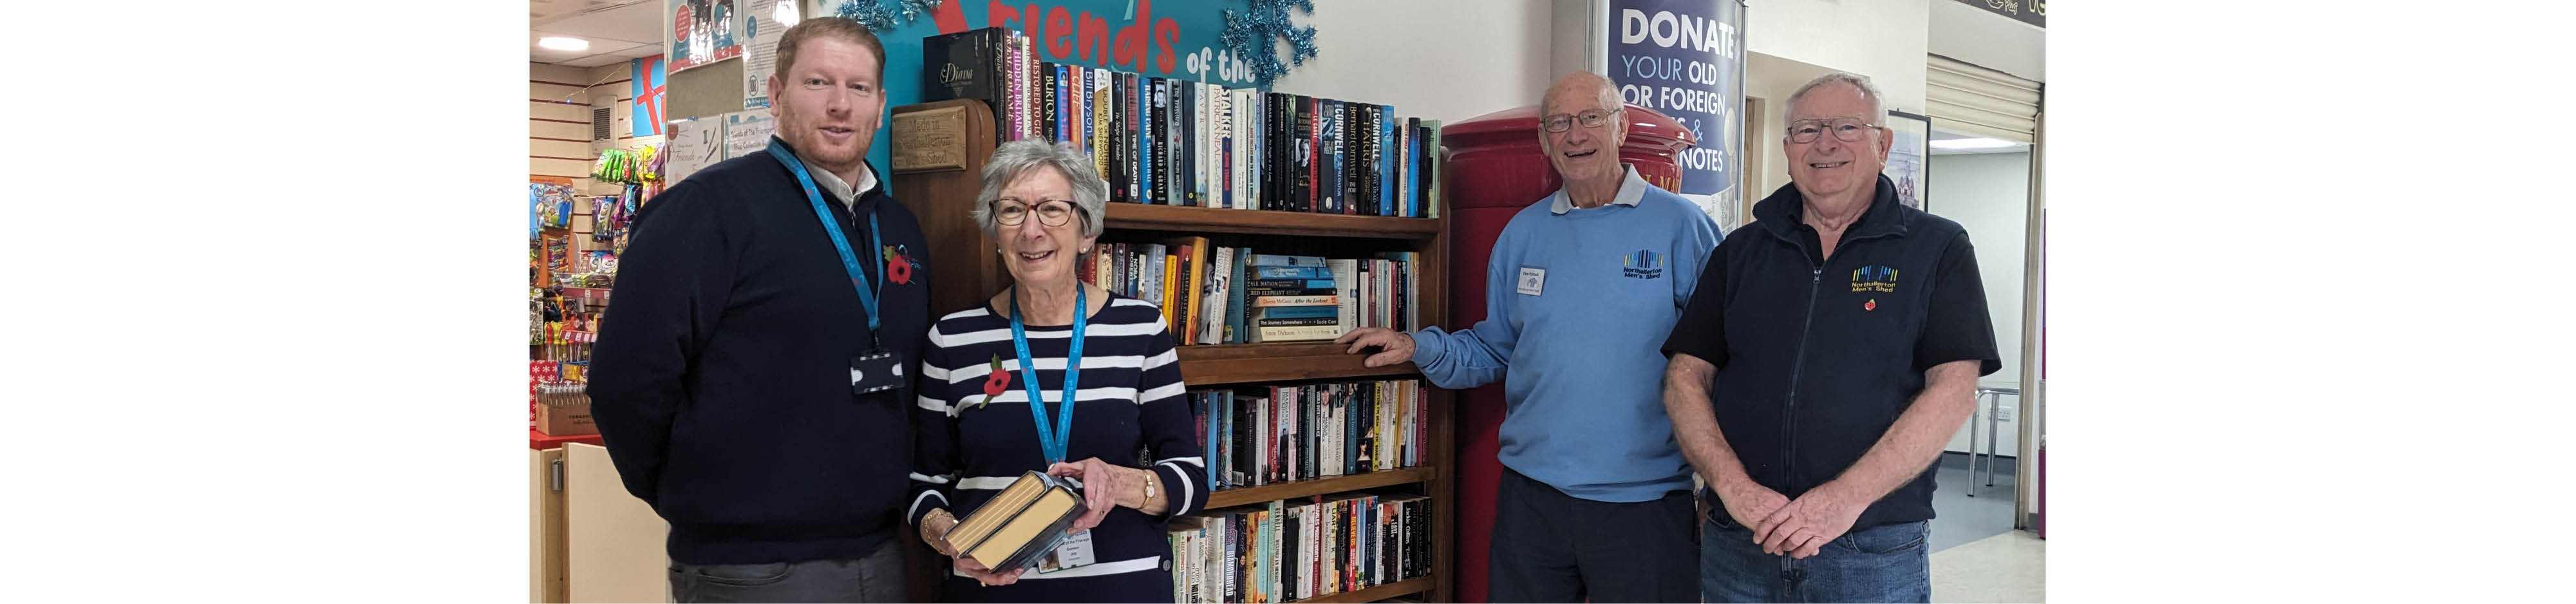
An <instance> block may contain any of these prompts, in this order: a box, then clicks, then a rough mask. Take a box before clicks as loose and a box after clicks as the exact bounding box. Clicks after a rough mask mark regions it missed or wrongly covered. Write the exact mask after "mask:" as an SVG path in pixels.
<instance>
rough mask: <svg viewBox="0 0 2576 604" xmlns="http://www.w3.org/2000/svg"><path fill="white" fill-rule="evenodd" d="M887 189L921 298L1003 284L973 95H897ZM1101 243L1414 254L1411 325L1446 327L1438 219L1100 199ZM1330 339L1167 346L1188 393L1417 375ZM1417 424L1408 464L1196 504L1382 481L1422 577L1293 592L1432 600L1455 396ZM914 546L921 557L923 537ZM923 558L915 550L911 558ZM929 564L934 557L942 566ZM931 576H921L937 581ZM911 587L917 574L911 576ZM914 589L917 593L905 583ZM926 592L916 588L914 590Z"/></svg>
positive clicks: (1437, 586) (1446, 514)
mask: <svg viewBox="0 0 2576 604" xmlns="http://www.w3.org/2000/svg"><path fill="white" fill-rule="evenodd" d="M893 114H894V118H893V124H892V128H891V130H892V136H891V138H892V140H890V141H888V144H889V145H891V150H892V152H893V156H894V158H895V160H894V162H893V163H894V165H893V166H892V172H893V173H894V184H893V187H894V195H895V198H896V199H897V200H900V201H901V202H902V203H903V204H904V206H905V207H907V208H910V209H911V210H912V212H913V214H914V215H915V216H917V217H918V218H919V219H920V221H921V225H922V229H923V231H924V233H925V234H926V235H927V236H928V239H929V241H930V250H929V251H930V253H929V259H928V263H929V264H930V267H931V271H930V274H931V297H930V303H931V308H932V312H933V315H934V316H936V315H944V314H946V313H949V312H953V311H956V310H961V309H965V308H968V307H972V306H974V305H976V304H979V303H981V302H982V301H983V300H985V299H987V298H989V297H990V296H992V295H993V293H994V292H998V291H1001V288H1003V287H1005V286H1008V285H1009V284H1010V276H1009V275H1008V274H1007V273H1006V271H1005V270H1004V269H1003V268H1002V266H1001V264H1000V259H999V257H998V256H997V254H995V253H994V252H993V249H994V243H993V242H992V241H990V240H988V239H987V238H986V237H985V236H984V233H983V230H982V229H981V228H979V227H977V226H976V225H975V220H974V218H973V217H972V216H971V215H970V214H969V212H970V211H972V209H973V207H974V206H973V204H974V203H975V196H976V193H978V192H979V189H980V188H981V187H980V185H981V182H980V181H979V179H980V178H981V174H982V170H983V167H984V161H985V160H986V159H988V158H990V157H991V156H992V152H993V148H994V147H995V146H996V145H997V144H998V142H999V136H998V134H997V132H998V131H997V129H996V128H995V127H994V122H993V113H992V111H991V110H989V109H988V108H986V106H985V104H984V103H983V102H982V101H978V100H972V99H955V100H947V101H939V102H934V103H924V104H919V105H906V106H901V107H896V108H894V110H893ZM1108 208H1109V210H1108V216H1107V217H1106V222H1107V228H1106V229H1105V230H1104V231H1103V232H1102V234H1101V237H1100V240H1101V241H1104V242H1116V241H1151V240H1155V239H1157V238H1163V237H1170V236H1203V237H1207V238H1208V239H1209V241H1210V242H1211V243H1214V244H1217V245H1227V246H1242V245H1250V246H1253V247H1254V248H1255V251H1258V252H1263V253H1295V254H1323V255H1338V256H1340V257H1353V254H1358V253H1367V252H1385V251H1410V252H1415V253H1417V254H1419V256H1418V258H1419V264H1420V266H1419V267H1417V272H1416V278H1417V279H1418V280H1419V287H1417V288H1416V291H1417V295H1418V296H1419V297H1420V298H1419V299H1417V300H1414V301H1413V303H1414V304H1415V305H1416V306H1417V307H1418V312H1419V314H1420V318H1421V322H1422V324H1423V325H1447V324H1448V323H1449V321H1448V308H1449V292H1448V291H1447V284H1448V283H1449V271H1450V267H1449V223H1448V220H1447V219H1446V218H1389V217H1379V216H1347V215H1330V214H1310V213H1302V212H1273V211H1261V210H1231V209H1215V208H1203V207H1179V206H1163V205H1142V204H1134V203H1111V204H1109V206H1108ZM1344 350H1345V347H1344V346H1336V345H1334V344H1333V343H1332V342H1329V341H1320V342H1287V343H1271V344H1240V345H1188V346H1182V347H1180V349H1179V355H1180V358H1181V378H1182V380H1183V381H1185V382H1186V383H1187V384H1188V385H1189V387H1190V388H1191V389H1193V390H1197V389H1205V388H1210V387H1225V386H1235V387H1257V386H1261V385H1266V384H1271V383H1277V382H1301V381H1309V380H1363V379H1403V378H1407V377H1414V378H1419V377H1420V374H1419V370H1418V369H1417V368H1415V367H1414V366H1413V365H1412V364H1411V363H1406V364H1402V365H1395V366H1389V367H1376V368H1371V367H1365V366H1363V365H1362V363H1361V360H1362V359H1363V358H1364V355H1354V354H1346V353H1344V352H1343V351H1344ZM1425 392H1427V393H1428V395H1427V396H1428V400H1427V401H1425V402H1426V404H1425V405H1424V408H1425V410H1426V412H1427V413H1426V417H1424V418H1423V429H1424V430H1427V431H1428V434H1426V435H1425V436H1426V437H1427V438H1426V440H1427V443H1428V444H1427V446H1428V450H1427V451H1426V452H1425V454H1424V457H1423V463H1422V465H1420V466H1417V467H1411V468H1402V469H1396V470H1386V471H1378V472H1369V473H1365V474H1357V475H1350V476H1335V477H1331V478H1325V479H1319V480H1307V481H1299V482H1292V483H1284V484H1272V485H1263V486H1258V487H1242V488H1235V489H1228V490H1222V491H1217V492H1215V493H1214V494H1212V495H1210V496H1209V501H1208V505H1207V508H1208V509H1210V510H1217V509H1222V508H1228V507H1235V506H1244V505H1257V504H1260V503H1264V502H1268V501H1273V500H1281V499H1290V500H1294V499H1306V498H1310V497H1314V496H1318V495H1331V494H1336V493H1345V492H1352V491H1361V490H1374V489H1391V490H1400V491H1404V492H1410V493H1415V494H1420V495H1423V496H1426V497H1429V498H1430V499H1431V500H1432V514H1431V516H1432V517H1431V547H1432V555H1431V559H1432V564H1431V573H1430V574H1429V575H1427V576H1423V577H1418V578H1414V579H1407V580H1403V581H1397V582H1393V583H1388V584H1385V585H1379V586H1375V587H1369V588H1366V589H1361V590H1356V591H1349V592H1343V593H1338V594H1332V595H1328V596H1322V597H1318V598H1313V599H1311V600H1304V601H1305V602H1374V601H1378V600H1384V599H1388V598H1397V597H1405V596H1412V597H1415V598H1419V599H1424V600H1427V601H1433V602H1444V601H1450V600H1454V599H1456V598H1457V596H1456V592H1454V591H1452V588H1453V585H1452V583H1451V581H1452V578H1453V577H1455V576H1456V575H1455V573H1454V572H1453V569H1452V567H1453V566H1454V564H1455V560H1456V553H1455V552H1454V551H1453V550H1454V549H1455V547H1456V541H1457V539H1456V530H1455V529H1456V526H1457V509H1456V508H1457V498H1456V491H1457V487H1456V482H1455V472H1456V471H1457V470H1456V468H1457V463H1456V460H1455V457H1456V455H1457V446H1456V442H1455V440H1454V438H1455V435H1454V431H1455V428H1454V425H1455V423H1456V419H1455V418H1456V416H1455V411H1454V406H1455V404H1456V393H1454V392H1452V391H1448V390H1443V389H1439V388H1426V389H1425ZM918 553H923V554H928V556H929V557H932V558H936V557H937V555H936V554H929V553H928V549H927V547H926V546H923V549H921V550H919V551H918ZM920 557H921V556H916V559H918V558H920ZM940 567H941V569H944V568H945V565H944V564H943V565H940ZM936 576H937V575H931V576H930V577H927V578H930V579H935V578H936ZM915 583H916V584H918V583H920V581H919V580H916V581H915ZM916 593H917V594H919V593H920V592H919V590H916ZM922 597H927V596H921V595H917V597H916V599H919V598H922Z"/></svg>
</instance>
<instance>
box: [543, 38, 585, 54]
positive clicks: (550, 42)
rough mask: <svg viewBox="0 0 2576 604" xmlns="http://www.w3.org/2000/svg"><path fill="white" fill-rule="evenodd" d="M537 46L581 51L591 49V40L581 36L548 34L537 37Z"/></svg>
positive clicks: (566, 50)
mask: <svg viewBox="0 0 2576 604" xmlns="http://www.w3.org/2000/svg"><path fill="white" fill-rule="evenodd" d="M537 47H539V48H546V49H551V50H560V51H565V52H581V51H585V50H590V41H589V40H584V39H581V38H565V37H561V36H547V37H544V38H538V39H537Z"/></svg>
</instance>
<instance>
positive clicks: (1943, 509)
mask: <svg viewBox="0 0 2576 604" xmlns="http://www.w3.org/2000/svg"><path fill="white" fill-rule="evenodd" d="M1998 461H1999V466H1998V467H1997V468H1996V470H1995V476H1994V478H1993V480H1994V484H1995V486H1991V487H1989V486H1985V482H1986V481H1985V480H1984V478H1983V476H1980V477H1979V480H1977V481H1975V483H1973V484H1972V483H1971V482H1970V481H1969V479H1968V458H1967V456H1965V455H1957V454H1944V455H1942V456H1941V464H1940V470H1939V472H1938V473H1936V474H1934V475H1933V477H1932V479H1933V480H1934V481H1935V482H1934V485H1935V486H1934V488H1933V490H1932V512H1933V514H1934V516H1935V517H1934V518H1933V519H1932V535H1931V543H1932V601H1934V602H2040V601H2043V600H2045V599H2046V598H2047V596H2048V581H2047V576H2048V573H2047V570H2048V567H2047V551H2048V545H2047V544H2048V542H2047V541H2044V540H2041V539H2040V538H2039V536H2038V535H2036V534H2033V533H2031V532H2030V531H2016V530H2013V528H2012V525H2013V522H2012V516H2013V501H2012V498H2013V464H2012V460H2010V459H2001V460H1998ZM1971 492H1973V493H1975V494H1976V495H1975V496H1973V497H1971V496H1969V493H1971Z"/></svg>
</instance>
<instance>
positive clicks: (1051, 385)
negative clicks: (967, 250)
mask: <svg viewBox="0 0 2576 604" xmlns="http://www.w3.org/2000/svg"><path fill="white" fill-rule="evenodd" d="M1089 323H1090V324H1089V326H1088V327H1087V328H1086V329H1085V331H1086V333H1087V337H1086V338H1085V339H1084V340H1083V354H1082V374H1081V379H1082V383H1081V384H1079V386H1080V387H1081V391H1080V392H1079V393H1078V394H1077V395H1076V396H1075V398H1076V399H1077V402H1076V403H1075V405H1074V413H1073V416H1074V418H1073V436H1072V439H1071V441H1072V442H1071V443H1070V444H1069V445H1068V447H1067V451H1066V455H1067V460H1068V461H1077V462H1078V461H1081V460H1083V459H1085V458H1090V457H1098V458H1100V460H1101V461H1102V462H1104V463H1108V464H1110V465H1115V466H1126V467H1131V468H1151V469H1152V470H1153V471H1154V472H1155V474H1156V475H1157V476H1158V478H1157V480H1158V481H1159V482H1158V484H1157V486H1158V487H1159V489H1160V491H1159V492H1161V493H1164V496H1165V497H1168V498H1169V499H1170V502H1171V503H1170V509H1169V510H1167V511H1166V512H1165V513H1164V514H1162V515H1160V516H1158V517H1149V516H1147V515H1145V514H1144V513H1143V512H1139V511H1137V510H1135V509H1133V508H1127V507H1120V508H1117V509H1115V510H1112V511H1110V513H1109V515H1108V516H1107V517H1106V518H1104V519H1102V520H1101V524H1100V526H1099V527H1098V528H1095V529H1092V532H1094V533H1096V534H1094V535H1093V536H1092V541H1093V545H1094V547H1095V549H1096V551H1097V560H1098V562H1097V563H1096V564H1093V565H1091V566H1085V567H1078V568H1071V569H1065V570H1062V571H1057V572H1054V573H1048V574H1044V575H1041V574H1039V573H1037V572H1035V571H1031V572H1028V573H1024V574H1022V575H1021V576H1020V580H1019V582H1018V583H1017V584H1015V585H1010V586H1001V587H992V588H983V587H979V586H977V585H976V584H975V582H973V581H971V580H967V581H965V582H964V586H965V587H966V588H968V589H970V590H973V591H983V592H985V593H972V594H959V595H960V596H963V597H964V598H965V599H969V600H983V599H998V600H1010V599H1014V598H1015V596H1012V595H1010V594H1005V593H994V592H991V591H990V590H1008V591H1017V590H1013V589H1011V588H1034V589H1045V590H1047V593H1048V594H1049V596H1048V597H1043V598H1039V599H1042V600H1052V601H1066V599H1067V598H1074V599H1091V597H1102V598H1110V599H1113V600H1124V601H1137V602H1141V601H1152V600H1160V599H1165V598H1170V597H1171V587H1170V585H1171V576H1170V574H1169V573H1168V572H1166V571H1164V570H1163V569H1162V566H1161V561H1162V558H1163V557H1164V556H1165V555H1167V554H1169V553H1170V546H1169V544H1168V543H1167V542H1166V541H1165V536H1164V524H1165V523H1166V522H1167V521H1168V520H1169V519H1170V518H1172V517H1175V516H1179V515H1184V514H1191V513H1196V512H1198V511H1200V510H1201V509H1202V508H1204V507H1206V504H1207V495H1208V488H1207V485H1206V484H1203V483H1205V482H1206V480H1205V479H1204V476H1205V470H1204V468H1203V466H1204V464H1205V463H1206V462H1205V461H1204V459H1203V458H1202V457H1201V455H1200V451H1199V445H1198V440H1197V438H1196V429H1195V426H1194V422H1195V420H1194V419H1193V418H1192V416H1191V414H1190V409H1189V402H1188V400H1187V397H1186V396H1184V394H1183V388H1184V386H1183V385H1182V384H1181V366H1180V358H1179V356H1178V355H1176V354H1174V353H1173V350H1172V348H1173V344H1172V342H1173V337H1172V334H1171V331H1170V330H1169V329H1168V328H1167V327H1166V326H1165V325H1164V323H1163V315H1162V311H1161V310H1160V309H1159V308H1157V307H1156V306H1155V305H1153V304H1152V303H1149V302H1145V301H1143V300H1137V299H1134V298H1129V297H1125V296H1118V295H1114V294H1113V295H1111V296H1110V298H1109V302H1108V303H1107V304H1105V305H1103V306H1102V307H1101V309H1100V311H1099V312H1097V313H1095V314H1093V315H1092V316H1091V317H1090V318H1089ZM1026 330H1027V333H1028V340H1029V354H1030V355H1031V356H1032V359H1033V364H1035V365H1036V370H1037V379H1038V387H1039V389H1040V392H1041V396H1042V398H1043V400H1044V401H1045V402H1046V403H1047V405H1046V410H1047V413H1048V415H1049V417H1048V419H1049V420H1050V421H1054V420H1055V419H1056V418H1055V417H1054V414H1055V413H1056V411H1057V409H1058V407H1057V404H1058V401H1057V400H1056V399H1057V398H1058V397H1061V396H1063V394H1064V368H1065V355H1066V354H1067V348H1068V347H1069V346H1070V345H1071V342H1072V340H1070V339H1068V338H1067V334H1069V333H1071V332H1072V331H1073V328H1072V327H1071V326H1061V325H1060V326H1037V325H1029V326H1027V327H1026ZM997 368H998V369H997ZM1019 370H1020V363H1019V358H1018V353H1017V351H1016V350H1014V349H1013V347H1012V345H1011V322H1010V317H1009V316H1008V315H1001V314H996V313H994V312H993V311H992V309H990V308H987V307H983V306H978V307H976V308H974V309H970V310H964V311H959V312H955V313H951V314H949V315H948V316H946V317H941V318H940V319H939V322H938V323H937V324H934V325H932V326H931V328H930V345H929V347H928V348H926V349H924V351H923V352H922V359H921V391H920V397H919V405H918V407H917V408H916V409H914V410H913V429H914V431H915V433H916V438H915V439H914V445H913V447H914V453H913V467H914V470H913V473H912V486H913V496H912V503H911V506H910V507H909V510H908V514H907V516H906V517H907V518H908V519H909V520H911V522H912V523H913V524H914V525H915V526H918V525H919V524H920V522H921V517H922V515H923V514H927V513H929V512H930V510H933V509H937V508H947V509H948V510H949V513H951V514H954V515H956V516H958V517H960V518H963V517H965V516H966V514H967V513H968V512H971V511H973V510H974V509H975V508H976V507H978V506H981V505H983V504H984V502H985V501H986V500H989V499H991V498H992V497H993V495H994V494H996V493H999V492H1000V489H1002V488H1003V487H1005V486H1009V485H1010V483H1011V481H1012V480H1014V479H1016V478H1017V477H1019V476H1020V474H1021V473H1023V472H1029V471H1036V472H1045V471H1046V456H1045V454H1044V453H1043V452H1041V451H1040V447H1039V445H1038V433H1037V427H1036V420H1035V419H1034V418H1032V417H1030V413H1029V408H1028V390H1027V389H1026V387H1025V384H1023V383H1022V380H1021V374H1020V371H1019ZM988 393H990V394H991V396H990V398H991V400H990V402H989V403H987V402H986V398H987V394H988ZM1076 579H1079V580H1076ZM957 582H958V580H956V579H952V580H951V581H948V583H950V584H955V583H957ZM1059 590H1069V591H1071V592H1088V593H1083V594H1082V595H1083V596H1089V597H1077V596H1076V595H1075V594H1074V593H1058V591H1059ZM1023 595H1026V596H1029V597H1036V594H1034V593H1032V594H1023ZM1030 601H1037V600H1030Z"/></svg>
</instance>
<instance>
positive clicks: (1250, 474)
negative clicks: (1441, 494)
mask: <svg viewBox="0 0 2576 604" xmlns="http://www.w3.org/2000/svg"><path fill="white" fill-rule="evenodd" d="M1424 388H1425V387H1424V386H1423V384H1422V381H1421V380H1375V381H1363V382H1343V383H1313V384H1297V385H1282V386H1258V387H1251V388H1244V389H1217V390H1194V391H1191V392H1190V393H1189V399H1190V411H1191V414H1192V415H1193V416H1194V418H1195V419H1196V420H1197V424H1196V427H1197V433H1198V436H1199V447H1200V450H1201V451H1204V452H1205V454H1206V456H1207V458H1206V461H1207V466H1206V467H1207V474H1206V475H1205V476H1203V477H1202V478H1203V479H1205V480H1206V481H1207V483H1206V484H1207V485H1208V488H1209V490H1213V491H1222V490H1226V489H1232V488H1238V487H1252V486H1261V485H1266V484H1277V483H1285V482H1297V481H1301V480H1314V479H1318V478H1329V477H1334V476H1347V475H1351V474H1363V473H1368V472H1376V471H1381V470H1394V469H1399V468H1410V467H1415V466H1420V465H1422V464H1423V460H1424V456H1425V453H1426V451H1424V448H1425V447H1427V446H1428V444H1429V442H1428V441H1427V440H1426V438H1427V435H1428V431H1427V430H1426V429H1425V428H1424V427H1423V418H1424V417H1425V412H1424V409H1423V405H1424V404H1425V402H1426V400H1427V398H1428V396H1427V395H1428V394H1429V393H1428V392H1427V391H1426V390H1424Z"/></svg>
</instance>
